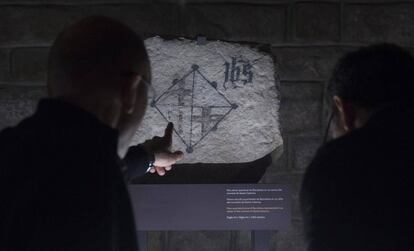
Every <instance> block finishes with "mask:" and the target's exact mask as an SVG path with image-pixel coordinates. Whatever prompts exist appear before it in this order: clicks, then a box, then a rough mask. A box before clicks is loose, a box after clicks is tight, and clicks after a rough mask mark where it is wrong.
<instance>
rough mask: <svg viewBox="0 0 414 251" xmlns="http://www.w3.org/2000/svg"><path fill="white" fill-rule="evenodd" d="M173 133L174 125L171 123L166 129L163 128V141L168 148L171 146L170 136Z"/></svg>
mask: <svg viewBox="0 0 414 251" xmlns="http://www.w3.org/2000/svg"><path fill="white" fill-rule="evenodd" d="M173 131H174V124H173V123H172V122H170V123H168V125H167V128H165V133H164V137H163V138H164V140H165V142H166V143H167V144H168V146H171V144H172V135H173Z"/></svg>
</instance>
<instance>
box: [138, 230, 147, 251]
mask: <svg viewBox="0 0 414 251" xmlns="http://www.w3.org/2000/svg"><path fill="white" fill-rule="evenodd" d="M137 241H138V247H139V251H149V249H148V232H147V231H138V232H137Z"/></svg>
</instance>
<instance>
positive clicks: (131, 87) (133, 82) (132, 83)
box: [121, 74, 142, 114]
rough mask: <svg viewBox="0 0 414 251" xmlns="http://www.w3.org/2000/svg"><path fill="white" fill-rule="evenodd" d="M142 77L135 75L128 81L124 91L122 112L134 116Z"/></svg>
mask: <svg viewBox="0 0 414 251" xmlns="http://www.w3.org/2000/svg"><path fill="white" fill-rule="evenodd" d="M141 79H142V76H141V75H138V74H136V75H133V76H131V77H130V78H128V79H127V81H126V83H125V84H124V86H123V89H122V97H121V98H122V110H123V112H124V113H127V114H132V113H133V112H134V110H135V103H136V101H137V90H138V85H139V83H140V82H141Z"/></svg>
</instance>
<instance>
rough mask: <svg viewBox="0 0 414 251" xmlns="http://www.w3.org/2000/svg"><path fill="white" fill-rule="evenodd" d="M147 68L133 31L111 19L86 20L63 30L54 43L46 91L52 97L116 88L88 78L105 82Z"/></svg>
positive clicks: (138, 39) (92, 18)
mask: <svg viewBox="0 0 414 251" xmlns="http://www.w3.org/2000/svg"><path fill="white" fill-rule="evenodd" d="M146 68H148V55H147V52H146V49H145V46H144V43H143V41H142V39H141V38H140V37H139V36H138V35H137V34H136V33H135V32H134V31H133V30H132V29H130V28H129V27H127V26H126V25H124V24H122V23H120V22H118V21H117V20H114V19H112V18H108V17H102V16H94V17H87V18H84V19H82V20H80V21H79V22H77V23H75V24H74V25H72V26H70V27H68V28H66V29H65V30H64V31H63V32H62V33H61V34H59V36H58V37H57V39H56V40H55V42H54V44H53V46H52V48H51V51H50V55H49V69H48V87H49V92H50V95H51V96H60V95H65V94H67V93H73V92H85V91H93V89H96V88H117V87H118V86H117V83H115V82H110V81H98V82H99V83H96V82H95V81H90V77H91V76H93V75H95V77H96V78H97V79H99V76H101V78H102V79H105V80H108V77H110V76H112V75H114V74H115V75H116V74H120V73H121V74H127V73H128V71H131V72H137V71H148V69H146ZM141 74H143V75H145V74H148V72H147V73H145V72H141ZM148 75H149V74H148ZM147 77H149V76H147ZM85 79H88V81H83V80H85Z"/></svg>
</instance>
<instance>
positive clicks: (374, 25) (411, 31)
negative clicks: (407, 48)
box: [343, 3, 414, 45]
mask: <svg viewBox="0 0 414 251" xmlns="http://www.w3.org/2000/svg"><path fill="white" fill-rule="evenodd" d="M413 13H414V4H412V3H411V4H409V3H407V4H393V5H389V4H383V5H369V4H355V5H353V4H350V5H345V9H344V21H343V22H344V36H343V39H344V40H345V41H347V42H357V43H378V42H392V43H398V44H406V45H412V44H413V43H414V25H413V23H414V15H413Z"/></svg>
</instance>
